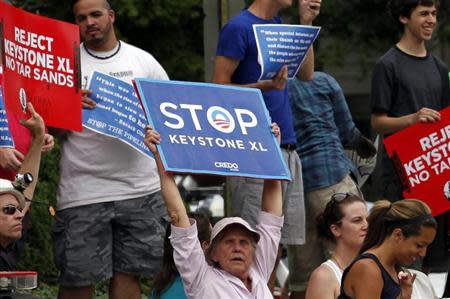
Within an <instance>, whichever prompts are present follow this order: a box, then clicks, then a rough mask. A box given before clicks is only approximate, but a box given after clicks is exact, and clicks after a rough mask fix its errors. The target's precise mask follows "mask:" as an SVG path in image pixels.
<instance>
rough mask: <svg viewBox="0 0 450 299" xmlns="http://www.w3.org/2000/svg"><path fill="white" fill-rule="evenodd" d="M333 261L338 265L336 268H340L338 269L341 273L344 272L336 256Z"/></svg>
mask: <svg viewBox="0 0 450 299" xmlns="http://www.w3.org/2000/svg"><path fill="white" fill-rule="evenodd" d="M331 259H332V260H333V261H334V262H335V263H336V266H338V268H339V269H340V270H341V271H344V268H343V267H342V266H341V264H340V263H339V261H338V259H337V258H336V256H333V257H332V258H331Z"/></svg>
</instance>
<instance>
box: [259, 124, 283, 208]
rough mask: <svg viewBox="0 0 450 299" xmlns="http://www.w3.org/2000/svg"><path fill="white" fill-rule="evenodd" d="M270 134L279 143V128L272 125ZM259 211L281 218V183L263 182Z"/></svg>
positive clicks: (275, 181) (273, 181)
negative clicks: (272, 134) (271, 133)
mask: <svg viewBox="0 0 450 299" xmlns="http://www.w3.org/2000/svg"><path fill="white" fill-rule="evenodd" d="M272 132H273V133H274V135H275V137H277V140H278V143H280V139H281V136H280V127H278V125H277V124H276V123H272ZM261 210H263V211H264V212H267V213H270V214H273V215H276V216H281V215H282V214H283V199H282V190H281V182H280V181H278V180H269V179H266V180H264V189H263V194H262V202H261Z"/></svg>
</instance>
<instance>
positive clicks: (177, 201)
mask: <svg viewBox="0 0 450 299" xmlns="http://www.w3.org/2000/svg"><path fill="white" fill-rule="evenodd" d="M160 142H161V136H160V135H159V133H157V132H156V131H154V130H153V129H152V128H151V127H148V126H147V128H146V130H145V139H144V143H145V145H146V146H147V147H148V148H149V150H150V151H151V152H152V153H153V155H154V157H155V161H156V166H157V167H158V173H159V178H160V181H161V192H162V195H163V198H164V202H165V204H166V208H167V213H168V214H169V216H170V219H171V223H172V224H173V225H174V226H177V227H189V226H191V224H190V222H189V218H188V215H187V212H186V208H185V206H184V203H183V200H182V199H181V195H180V192H179V191H178V187H177V185H176V184H175V180H174V179H173V175H172V174H171V173H168V172H166V171H164V165H163V164H162V161H161V157H160V155H159V152H158V149H157V148H156V144H159V143H160Z"/></svg>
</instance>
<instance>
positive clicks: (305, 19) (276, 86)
mask: <svg viewBox="0 0 450 299" xmlns="http://www.w3.org/2000/svg"><path fill="white" fill-rule="evenodd" d="M291 4H292V0H255V1H253V3H252V4H251V5H250V6H249V7H248V9H244V10H242V12H241V13H240V14H239V15H238V16H236V17H234V18H232V19H231V20H230V21H229V22H228V23H227V24H226V25H225V26H224V28H223V29H222V31H221V33H220V37H219V42H218V46H217V52H216V60H215V71H214V78H213V81H214V82H215V83H221V84H233V85H240V86H245V87H254V88H259V89H260V90H261V91H262V94H263V97H264V102H265V104H266V107H267V109H268V110H269V113H270V117H271V118H272V121H274V122H276V123H277V124H278V125H279V126H280V129H281V148H282V153H283V156H284V158H285V160H286V163H287V165H288V167H289V169H290V171H291V176H292V181H291V182H286V183H284V184H283V214H284V217H285V218H284V226H283V229H282V238H281V242H282V243H284V244H303V243H304V241H305V225H304V224H305V215H304V213H305V211H304V202H303V187H302V174H301V163H300V159H299V157H298V154H297V153H296V151H295V144H296V139H295V133H294V128H293V122H292V112H291V108H290V104H289V98H288V94H287V88H286V83H287V73H288V72H287V66H283V67H282V68H281V69H280V71H279V72H278V74H277V75H276V76H275V77H274V78H273V79H272V80H264V81H258V78H259V75H260V72H261V66H260V65H259V63H258V50H257V46H256V40H255V37H254V33H253V24H280V23H281V19H280V17H279V16H278V13H279V11H280V10H281V9H282V8H286V7H289V6H291ZM298 4H299V15H300V24H302V25H311V24H312V21H313V20H314V19H315V18H316V17H317V15H318V14H319V11H320V5H321V0H299V1H298ZM313 71H314V53H313V50H312V48H311V49H310V50H309V52H308V53H307V55H306V57H305V61H304V62H303V64H302V66H301V67H300V71H299V73H298V76H299V77H300V78H301V79H304V80H311V79H312V77H313ZM228 184H229V188H230V190H231V193H232V195H233V196H232V198H233V203H232V207H233V214H234V215H236V216H241V217H243V218H244V219H245V220H247V221H248V222H249V223H250V224H251V225H253V226H254V225H255V223H256V216H257V212H258V211H259V210H260V209H261V193H262V187H263V182H262V180H256V179H248V178H231V179H229V180H228Z"/></svg>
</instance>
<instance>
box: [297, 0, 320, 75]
mask: <svg viewBox="0 0 450 299" xmlns="http://www.w3.org/2000/svg"><path fill="white" fill-rule="evenodd" d="M321 2H322V1H321V0H299V1H298V9H299V11H298V12H299V16H300V25H312V22H313V21H314V19H315V18H316V17H317V16H318V15H319V13H320V5H321ZM297 78H298V79H299V80H302V81H311V80H312V79H313V78H314V48H313V46H311V48H309V50H308V53H306V57H305V60H303V63H302V64H301V66H300V70H299V72H298V74H297Z"/></svg>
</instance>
